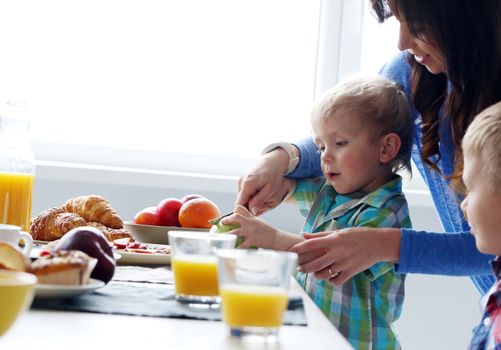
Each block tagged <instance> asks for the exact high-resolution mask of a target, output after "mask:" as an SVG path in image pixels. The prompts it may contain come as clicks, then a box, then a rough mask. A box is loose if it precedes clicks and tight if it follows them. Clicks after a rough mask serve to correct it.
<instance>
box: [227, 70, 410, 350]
mask: <svg viewBox="0 0 501 350" xmlns="http://www.w3.org/2000/svg"><path fill="white" fill-rule="evenodd" d="M311 125H312V130H313V135H314V141H315V144H316V145H317V147H318V149H319V152H320V153H321V163H322V172H323V177H319V178H314V179H304V180H300V181H298V182H297V183H296V182H294V181H293V180H290V183H289V184H290V187H291V192H293V197H294V199H295V200H296V202H297V204H298V206H299V209H300V212H301V214H303V216H304V217H305V223H304V226H303V228H302V230H301V232H302V234H301V235H297V234H292V233H288V232H285V231H282V230H279V229H276V228H274V227H273V226H271V225H269V224H267V223H265V222H264V221H262V220H260V219H258V218H256V217H253V216H252V215H251V214H250V213H249V212H248V211H247V210H246V209H245V208H243V207H237V208H236V209H235V214H234V215H232V216H230V217H228V218H226V219H223V221H222V222H223V223H224V224H228V223H231V222H233V223H238V224H240V226H241V229H237V230H235V231H232V232H233V233H235V234H237V235H239V236H244V237H245V241H244V243H243V244H242V247H249V246H252V245H256V246H258V247H261V248H269V249H277V250H290V249H293V246H294V245H295V244H296V243H299V242H302V241H303V240H304V238H305V237H308V238H310V239H316V238H312V237H325V236H326V235H325V232H327V231H331V232H332V231H334V230H337V229H343V228H347V227H356V226H364V227H410V218H409V212H408V207H407V202H406V200H405V197H404V195H403V193H402V186H401V185H402V183H401V182H402V179H401V177H400V176H399V175H397V174H396V171H397V170H398V169H400V168H404V169H405V168H406V169H409V167H410V164H409V159H410V152H411V145H412V130H413V125H412V119H411V115H410V111H409V107H408V104H407V98H406V97H405V95H404V94H403V92H402V91H401V90H400V88H399V87H398V85H397V84H395V83H394V82H392V81H390V80H388V79H386V78H383V77H371V78H353V79H349V80H347V81H345V82H343V83H341V84H339V85H337V86H335V87H334V88H332V89H331V90H329V91H328V92H327V93H326V94H325V95H324V96H323V97H322V98H320V99H319V101H318V102H317V103H315V105H314V106H313V109H312V112H311ZM332 238H333V239H334V240H335V236H332ZM329 239H330V238H327V240H326V242H327V243H326V244H328V245H332V244H335V242H334V241H330V240H329ZM393 267H394V266H393V264H390V263H378V264H375V265H373V266H368V267H367V270H365V271H364V272H362V273H359V274H357V275H355V276H354V277H353V278H351V279H349V280H348V281H347V282H346V283H344V284H342V285H340V284H339V283H336V279H337V278H338V277H341V278H342V276H343V275H344V272H343V267H341V266H338V265H337V264H335V263H330V264H328V265H327V266H326V267H325V269H324V270H322V272H317V273H302V272H299V273H298V274H297V276H296V279H297V280H298V282H299V283H300V284H301V286H302V287H303V288H304V289H305V290H306V291H307V293H308V294H309V295H310V297H311V298H312V299H313V301H314V302H315V303H316V304H317V306H318V307H319V308H320V309H321V310H322V311H323V312H324V313H325V315H326V316H327V317H328V318H329V319H330V320H331V322H332V323H333V324H334V325H335V326H336V327H337V328H338V329H339V330H340V332H341V333H342V334H343V335H344V336H345V337H346V338H347V339H348V340H349V341H350V343H351V344H352V345H353V347H354V348H356V349H361V350H364V349H400V344H399V340H398V336H397V334H396V333H395V331H394V329H393V322H394V321H395V320H397V319H398V317H399V316H400V312H401V307H402V302H403V297H404V279H405V276H404V275H399V274H396V273H395V272H394V269H393Z"/></svg>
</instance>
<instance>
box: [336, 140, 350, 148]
mask: <svg viewBox="0 0 501 350" xmlns="http://www.w3.org/2000/svg"><path fill="white" fill-rule="evenodd" d="M347 144H348V141H336V146H337V147H343V146H346V145H347Z"/></svg>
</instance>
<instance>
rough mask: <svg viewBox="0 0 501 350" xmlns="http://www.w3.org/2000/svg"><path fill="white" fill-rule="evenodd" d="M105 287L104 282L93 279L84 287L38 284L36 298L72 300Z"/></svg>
mask: <svg viewBox="0 0 501 350" xmlns="http://www.w3.org/2000/svg"><path fill="white" fill-rule="evenodd" d="M101 287H104V282H103V281H100V280H96V279H93V278H91V279H90V280H89V283H88V284H85V285H82V286H64V285H58V284H36V285H35V298H72V297H77V296H79V295H84V294H87V293H90V292H92V291H94V290H96V289H98V288H101Z"/></svg>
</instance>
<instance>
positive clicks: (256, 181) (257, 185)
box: [235, 148, 290, 216]
mask: <svg viewBox="0 0 501 350" xmlns="http://www.w3.org/2000/svg"><path fill="white" fill-rule="evenodd" d="M288 164H289V155H288V154H287V152H286V151H285V150H283V149H281V148H277V149H275V150H273V151H271V152H269V153H267V154H265V155H263V156H262V157H261V159H260V160H259V162H258V163H257V164H256V166H255V167H254V168H253V169H251V170H250V171H249V172H248V173H247V174H246V175H244V176H242V177H240V178H239V179H238V191H239V193H238V196H237V200H236V203H235V205H242V206H244V207H247V208H249V210H250V212H251V213H252V214H253V215H256V216H259V215H261V214H263V213H264V212H266V211H267V210H270V209H273V208H275V207H276V206H277V205H279V204H280V203H281V202H282V200H283V199H284V197H285V196H286V195H287V193H288V191H289V188H290V184H289V183H288V182H287V179H286V178H284V174H285V172H286V171H287V167H288Z"/></svg>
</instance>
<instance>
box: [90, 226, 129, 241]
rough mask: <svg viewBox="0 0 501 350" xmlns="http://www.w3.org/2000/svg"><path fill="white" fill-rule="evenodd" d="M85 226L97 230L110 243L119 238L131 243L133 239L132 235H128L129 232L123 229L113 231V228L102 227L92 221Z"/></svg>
mask: <svg viewBox="0 0 501 350" xmlns="http://www.w3.org/2000/svg"><path fill="white" fill-rule="evenodd" d="M87 226H92V227H95V228H97V229H98V230H99V231H101V232H102V233H103V234H104V235H105V236H106V238H107V239H108V241H110V242H113V241H114V240H115V239H119V238H130V239H131V241H134V238H132V235H131V234H130V232H129V231H128V230H127V229H125V228H119V229H114V228H110V227H107V226H104V225H103V224H101V223H99V222H94V221H90V222H88V223H87Z"/></svg>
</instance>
